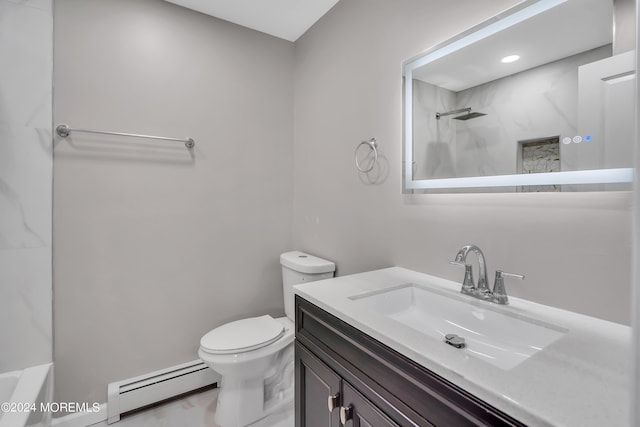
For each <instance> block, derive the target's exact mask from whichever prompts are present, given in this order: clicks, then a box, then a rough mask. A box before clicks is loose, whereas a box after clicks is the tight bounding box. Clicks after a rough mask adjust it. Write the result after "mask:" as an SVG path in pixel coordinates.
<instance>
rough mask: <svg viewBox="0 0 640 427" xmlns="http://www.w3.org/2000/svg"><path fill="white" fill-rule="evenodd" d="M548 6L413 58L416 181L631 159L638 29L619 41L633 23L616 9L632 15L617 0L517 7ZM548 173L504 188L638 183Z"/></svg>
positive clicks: (613, 164) (410, 130) (582, 167)
mask: <svg viewBox="0 0 640 427" xmlns="http://www.w3.org/2000/svg"><path fill="white" fill-rule="evenodd" d="M619 1H621V2H622V1H625V0H619ZM541 3H542V4H545V3H546V5H544V6H545V7H547V10H544V11H542V12H539V13H537V14H535V16H531V17H528V18H527V19H524V20H522V21H521V22H519V23H517V24H515V25H511V26H507V27H506V28H503V29H501V30H500V31H495V33H494V34H491V35H489V36H488V37H485V38H482V39H480V40H478V41H475V42H472V43H471V42H469V43H468V45H467V46H466V47H462V48H459V49H456V44H461V43H464V40H465V37H466V38H469V37H473V36H474V34H477V30H478V29H475V30H472V31H470V32H469V33H468V34H466V35H465V37H457V38H455V39H454V40H453V41H452V42H448V43H445V44H444V45H443V46H442V47H440V48H438V49H434V50H431V51H429V52H427V53H426V54H425V55H423V56H421V57H418V58H415V59H413V60H410V61H408V62H406V63H405V78H406V80H405V84H406V85H407V87H406V88H405V96H407V95H408V98H409V99H410V101H411V102H410V108H408V107H407V105H405V109H406V111H405V113H408V112H409V111H407V110H411V111H410V113H411V114H405V117H406V120H408V121H409V122H408V123H407V124H406V125H407V126H406V127H405V131H406V133H407V137H409V136H410V137H411V144H408V145H407V147H405V149H407V148H410V149H411V150H410V152H409V153H407V154H408V156H407V157H406V160H407V163H406V164H410V165H412V168H411V170H410V171H409V173H408V174H407V175H406V176H407V177H408V181H410V182H409V183H410V184H411V181H415V182H423V181H422V180H434V179H449V178H460V177H488V176H505V175H506V176H513V175H527V174H545V175H539V177H542V176H549V175H548V174H550V173H552V174H557V173H558V172H568V171H587V170H602V169H617V168H631V166H632V154H633V141H634V135H635V133H634V129H635V107H634V92H635V52H634V50H633V49H634V48H635V45H634V43H633V39H634V37H635V34H634V33H633V32H632V31H629V32H628V33H627V34H624V32H622V31H619V34H616V37H615V39H614V27H617V28H619V29H620V28H626V26H625V25H626V23H624V22H615V26H614V16H615V19H616V20H617V21H621V20H624V19H626V20H633V15H628V16H625V15H624V14H622V13H615V14H614V6H615V5H614V2H613V1H608V0H567V1H561V0H556V1H541V2H527V3H526V4H525V5H524V7H523V6H521V7H520V9H518V10H515V11H514V10H512V11H511V14H512V16H513V15H515V16H516V17H517V14H518V13H523V11H524V10H526V9H527V7H528V8H529V9H531V6H532V5H534V6H535V5H538V4H541ZM506 19H510V18H506ZM494 21H495V20H494ZM505 25H506V24H505ZM482 28H485V29H486V27H482V26H481V28H480V31H482ZM409 76H410V77H411V79H410V80H409V79H408V78H407V77H409ZM409 84H410V88H409V87H408V85H409ZM408 90H410V93H407V92H406V91H408ZM409 146H410V147H409ZM561 175H562V174H559V175H553V176H554V177H555V176H558V177H560V176H561ZM565 175H566V174H565ZM406 181H407V179H406ZM547 181H548V183H546V184H537V185H516V184H517V183H518V181H517V180H513V182H507V183H506V184H508V185H509V186H508V187H505V185H506V184H499V185H502V188H501V189H500V191H572V190H583V189H586V190H601V189H625V188H627V185H628V184H607V185H597V186H595V185H587V186H585V185H570V184H566V181H563V180H562V179H558V180H554V179H550V180H547ZM556 181H557V182H556ZM431 182H435V181H431ZM591 182H610V181H606V180H603V181H598V180H595V181H591ZM464 186H465V185H454V187H464ZM414 188H420V186H418V187H414Z"/></svg>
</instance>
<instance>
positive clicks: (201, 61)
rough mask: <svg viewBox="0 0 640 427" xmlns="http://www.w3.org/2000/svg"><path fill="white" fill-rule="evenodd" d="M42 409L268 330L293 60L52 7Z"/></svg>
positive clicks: (280, 44)
mask: <svg viewBox="0 0 640 427" xmlns="http://www.w3.org/2000/svg"><path fill="white" fill-rule="evenodd" d="M55 43H56V44H55V109H54V110H55V114H54V116H55V124H58V123H60V122H63V123H68V124H69V125H71V126H74V127H79V128H88V129H103V130H111V131H124V132H133V133H141V134H151V135H164V136H175V137H182V136H191V137H193V138H194V139H195V141H196V146H195V149H194V150H193V152H191V153H190V152H189V151H188V150H187V149H186V148H185V147H184V145H182V144H181V143H168V142H162V141H151V140H130V139H125V138H118V137H97V136H91V135H86V134H81V133H75V134H72V135H71V137H69V138H67V139H62V138H59V137H56V139H55V150H54V156H55V173H54V196H55V198H54V220H55V222H54V230H55V235H54V238H55V257H54V267H55V269H54V271H55V276H54V286H55V299H54V314H55V322H54V325H55V344H56V345H55V367H56V381H55V383H56V390H55V399H56V400H57V401H60V402H64V401H74V402H75V401H79V402H94V401H95V402H104V401H105V400H106V390H107V384H108V383H110V382H112V381H117V380H121V379H125V378H130V377H132V376H136V375H140V374H143V373H146V372H152V371H154V370H157V369H161V368H165V367H168V366H172V365H175V364H178V363H183V362H186V361H190V360H194V359H196V358H197V350H198V346H199V341H200V338H201V337H202V335H204V334H205V333H206V332H207V331H209V330H210V329H212V328H214V327H216V326H218V325H220V324H222V323H224V322H227V321H231V320H236V319H239V318H242V317H247V316H252V315H260V314H265V313H268V314H271V315H274V316H281V315H283V303H282V285H281V281H280V276H281V275H280V264H279V254H280V253H281V252H283V251H286V250H290V249H291V246H290V239H291V206H292V182H291V170H292V126H293V125H292V101H293V95H292V70H293V44H292V43H290V42H287V41H284V40H281V39H276V38H274V37H270V36H267V35H265V34H263V33H259V32H256V31H252V30H248V29H246V28H242V27H239V26H236V25H233V24H230V23H228V22H224V21H221V20H217V19H214V18H211V17H208V16H206V15H202V14H199V13H196V12H192V11H189V10H186V9H183V8H181V7H178V6H175V5H173V4H170V3H166V2H163V1H160V0H57V1H56V2H55Z"/></svg>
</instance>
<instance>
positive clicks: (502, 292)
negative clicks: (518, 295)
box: [491, 270, 524, 305]
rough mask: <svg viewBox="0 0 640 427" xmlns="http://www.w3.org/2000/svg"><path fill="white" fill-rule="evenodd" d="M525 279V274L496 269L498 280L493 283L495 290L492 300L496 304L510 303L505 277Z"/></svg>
mask: <svg viewBox="0 0 640 427" xmlns="http://www.w3.org/2000/svg"><path fill="white" fill-rule="evenodd" d="M505 277H508V278H510V279H519V280H524V275H523V274H517V273H507V272H506V271H502V270H496V280H495V282H494V283H493V292H492V293H491V301H493V302H495V303H496V304H505V305H506V304H509V297H508V296H507V291H506V289H505V287H504V278H505Z"/></svg>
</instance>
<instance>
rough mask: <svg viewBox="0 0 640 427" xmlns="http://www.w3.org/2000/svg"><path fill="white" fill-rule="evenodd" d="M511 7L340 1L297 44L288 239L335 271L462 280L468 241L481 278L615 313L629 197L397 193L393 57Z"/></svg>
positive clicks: (624, 268)
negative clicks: (481, 266)
mask: <svg viewBox="0 0 640 427" xmlns="http://www.w3.org/2000/svg"><path fill="white" fill-rule="evenodd" d="M515 3H516V2H515V1H507V0H504V1H492V2H477V1H473V0H460V1H456V2H441V1H436V0H398V1H393V2H390V1H385V0H343V1H341V2H339V3H338V4H337V5H336V7H334V8H333V9H332V10H331V11H330V12H329V13H328V14H327V15H325V16H324V17H323V18H322V19H321V20H320V22H319V23H318V24H316V25H315V26H314V27H312V29H311V30H310V31H308V32H307V33H306V34H305V35H304V36H303V37H302V38H301V39H299V40H298V41H297V42H296V64H295V66H296V72H295V82H296V83H295V89H294V94H295V117H294V127H295V132H294V139H295V144H294V153H295V154H294V225H293V243H294V246H295V247H296V248H299V249H301V250H307V251H310V252H313V253H314V254H316V255H318V256H322V257H325V258H327V259H331V260H333V261H335V262H336V263H337V267H338V274H340V275H345V274H350V273H355V272H361V271H366V270H371V269H376V268H382V267H388V266H392V265H399V266H403V267H407V268H410V269H414V270H418V271H423V272H427V273H430V274H434V275H438V276H442V277H446V278H449V279H452V280H459V281H461V280H462V274H463V272H461V271H459V270H458V269H453V268H451V267H450V266H449V265H448V261H449V260H451V259H453V257H454V256H455V254H456V252H457V250H458V249H459V248H460V247H461V246H463V245H464V244H467V243H475V244H477V245H479V246H480V247H481V248H482V249H483V250H484V253H485V255H486V257H487V263H488V269H489V270H490V274H491V275H493V272H494V271H495V270H496V269H498V268H500V269H504V270H506V271H511V272H516V273H522V274H525V275H526V276H527V277H526V279H525V280H524V281H523V282H515V283H507V290H508V292H509V293H510V294H511V295H513V296H518V297H522V298H526V299H529V300H533V301H537V302H541V303H544V304H550V305H553V306H557V307H561V308H565V309H569V310H573V311H577V312H581V313H586V314H590V315H593V316H597V317H600V318H604V319H609V320H613V321H617V322H622V323H628V322H629V321H630V303H629V300H630V299H629V296H630V289H629V284H630V261H631V255H630V250H631V233H630V231H631V228H630V227H631V196H630V193H628V192H609V193H597V192H596V193H583V194H575V193H574V194H558V193H529V194H525V193H520V194H467V195H459V194H431V195H418V194H416V195H403V194H402V179H401V173H402V157H401V154H402V93H401V89H402V77H401V76H402V73H401V63H402V61H403V60H405V59H407V58H410V57H413V56H415V55H416V54H418V53H420V52H421V51H424V50H426V49H428V48H429V47H431V46H434V45H436V44H438V43H440V42H442V41H444V40H446V39H447V38H449V37H451V36H454V35H455V34H457V33H459V32H461V31H463V30H466V29H467V28H469V27H471V26H473V25H475V24H477V23H479V22H481V21H483V20H484V19H486V18H489V17H490V16H493V15H494V14H496V13H498V12H500V11H502V10H504V9H505V8H507V7H508V6H510V5H513V4H515ZM461 11H464V13H461ZM370 136H375V137H376V138H377V139H378V142H379V144H380V153H381V161H380V164H381V170H374V171H373V172H372V173H371V174H370V175H369V176H368V177H367V176H362V175H361V174H359V173H358V172H357V171H356V169H355V166H354V164H353V150H354V148H355V146H356V145H357V144H358V143H359V142H360V141H362V140H363V139H365V138H368V137H370ZM372 182H373V183H372ZM490 280H491V281H493V277H490Z"/></svg>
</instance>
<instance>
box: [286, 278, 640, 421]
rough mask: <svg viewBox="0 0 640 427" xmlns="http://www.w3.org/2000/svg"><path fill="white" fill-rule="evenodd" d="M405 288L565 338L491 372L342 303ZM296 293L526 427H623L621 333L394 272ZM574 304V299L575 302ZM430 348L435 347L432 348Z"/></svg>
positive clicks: (626, 352) (619, 328)
mask: <svg viewBox="0 0 640 427" xmlns="http://www.w3.org/2000/svg"><path fill="white" fill-rule="evenodd" d="M407 283H414V284H417V285H420V286H425V287H430V288H435V289H437V290H439V291H440V292H441V293H450V294H451V295H457V298H459V297H460V296H462V297H463V298H468V299H469V302H470V303H471V304H474V305H476V306H477V305H478V304H480V305H483V304H491V305H492V306H493V307H494V308H495V307H497V309H498V310H506V311H508V312H510V313H513V314H516V315H518V316H525V317H528V318H533V319H538V320H542V321H544V322H548V323H552V324H554V325H556V326H559V327H561V328H565V329H567V330H568V332H567V333H566V334H564V335H563V336H562V337H561V338H560V339H558V340H557V341H555V342H553V343H552V344H550V345H548V346H547V347H546V348H544V349H543V350H541V351H539V352H537V353H536V354H534V355H533V356H531V357H530V358H528V359H527V360H525V361H524V362H522V363H520V364H519V365H517V366H515V367H513V368H511V369H509V370H505V369H501V368H499V367H496V366H492V365H490V364H488V363H486V362H484V361H482V360H479V359H477V358H474V357H470V356H469V355H468V354H467V353H465V352H464V351H460V350H458V349H455V348H453V347H451V346H448V345H446V344H442V343H441V342H439V341H437V340H435V339H432V338H430V337H427V336H425V335H424V334H422V333H420V332H418V331H417V330H414V329H412V328H410V327H408V326H405V325H403V324H401V323H399V322H396V321H394V320H391V319H389V318H387V317H385V316H383V315H381V314H379V313H376V312H375V311H373V310H370V309H367V308H366V307H363V306H362V305H360V304H358V303H357V302H355V301H354V300H352V299H350V298H349V297H351V296H354V295H357V294H362V293H366V292H370V291H376V290H382V289H386V288H392V287H397V286H398V285H403V284H407ZM294 290H295V293H296V294H298V295H300V296H301V297H303V298H305V299H306V300H308V301H309V302H311V303H313V304H315V305H317V306H318V307H320V308H322V309H323V310H325V311H327V312H329V313H331V314H333V315H334V316H336V317H338V318H340V319H342V320H344V321H345V322H347V323H349V324H351V325H352V326H354V327H356V328H358V329H360V330H361V331H363V332H365V333H366V334H368V335H370V336H371V337H373V338H375V339H377V340H378V341H380V342H382V343H383V344H385V345H387V346H389V347H391V348H393V349H394V350H396V351H398V352H400V353H402V354H404V355H405V356H407V357H408V358H410V359H412V360H414V361H415V362H417V363H419V364H420V365H422V366H424V367H425V368H427V369H429V370H431V371H433V372H435V373H436V374H438V375H440V376H441V377H443V378H445V379H447V380H449V381H450V382H452V383H454V384H456V385H458V386H459V387H461V388H463V389H465V390H467V391H468V392H470V393H472V394H474V395H476V396H478V397H479V398H481V399H482V400H484V401H486V402H488V403H489V404H491V405H492V406H494V407H496V408H498V409H500V410H502V411H503V412H505V413H507V414H509V415H511V416H512V417H514V418H516V419H518V420H520V421H521V422H524V423H526V424H528V425H531V426H554V427H556V426H567V427H569V426H572V427H574V426H575V427H587V426H594V427H596V426H597V427H603V426H607V427H608V426H611V427H623V426H628V425H629V419H630V411H629V408H630V399H631V398H630V395H631V391H630V390H631V385H630V384H631V381H630V378H631V372H632V366H631V354H632V349H631V336H632V333H631V332H632V331H631V328H630V327H628V326H624V325H620V324H617V323H612V322H607V321H604V320H600V319H596V318H593V317H589V316H585V315H581V314H577V313H573V312H569V311H565V310H560V309H557V308H553V307H549V306H545V305H541V304H536V303H533V302H530V301H526V300H522V299H519V298H512V297H510V299H509V302H510V304H509V305H508V306H496V305H495V304H492V303H488V302H484V301H480V300H477V299H475V298H473V297H467V296H463V295H461V294H460V292H459V291H460V284H459V283H455V282H452V281H450V280H445V279H441V278H438V277H434V276H430V275H427V274H422V273H418V272H415V271H411V270H407V269H404V268H400V267H392V268H386V269H383V270H376V271H370V272H366V273H360V274H353V275H349V276H342V277H337V278H334V279H328V280H321V281H317V282H309V283H305V284H301V285H296V286H295V287H294ZM577 297H579V296H577ZM436 343H440V344H442V345H440V344H437V345H436Z"/></svg>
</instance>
